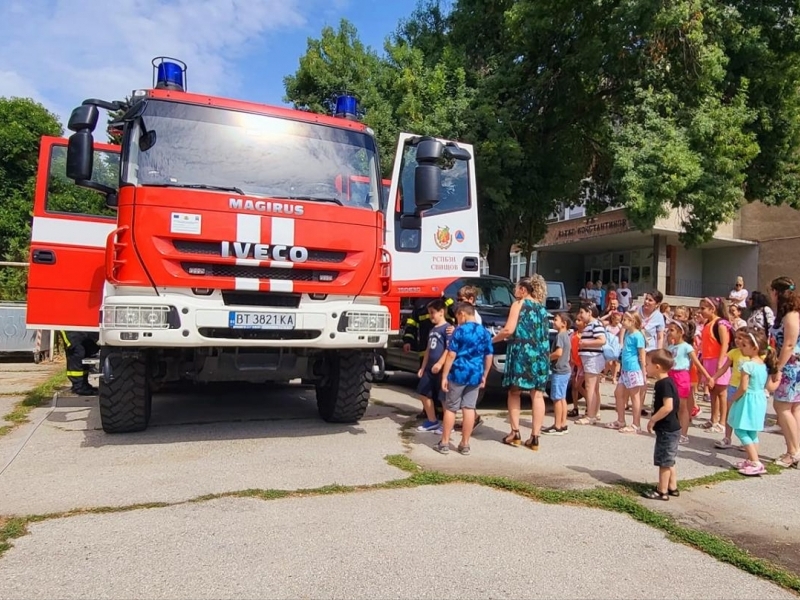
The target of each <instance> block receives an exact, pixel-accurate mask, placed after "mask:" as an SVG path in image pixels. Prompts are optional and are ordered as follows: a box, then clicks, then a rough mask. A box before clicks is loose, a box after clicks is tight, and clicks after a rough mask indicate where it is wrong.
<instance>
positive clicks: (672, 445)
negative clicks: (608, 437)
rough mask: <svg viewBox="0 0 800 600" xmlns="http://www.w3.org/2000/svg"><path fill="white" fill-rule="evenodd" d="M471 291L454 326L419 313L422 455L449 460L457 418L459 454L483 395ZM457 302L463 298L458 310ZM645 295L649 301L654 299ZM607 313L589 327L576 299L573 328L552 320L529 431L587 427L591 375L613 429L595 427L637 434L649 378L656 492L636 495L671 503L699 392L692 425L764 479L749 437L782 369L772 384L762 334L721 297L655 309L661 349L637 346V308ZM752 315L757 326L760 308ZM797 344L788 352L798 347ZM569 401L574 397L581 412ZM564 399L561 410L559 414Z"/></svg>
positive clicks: (642, 336) (436, 314)
mask: <svg viewBox="0 0 800 600" xmlns="http://www.w3.org/2000/svg"><path fill="white" fill-rule="evenodd" d="M792 286H793V284H792ZM790 291H791V292H793V291H794V288H793V287H792V288H791V290H790ZM475 293H476V291H475V290H474V289H471V288H462V290H461V291H460V292H459V296H460V297H459V300H462V302H460V303H459V304H458V305H457V307H456V309H455V318H456V321H457V324H456V325H455V327H454V326H453V325H450V324H448V322H447V320H446V306H445V304H444V302H443V301H442V300H434V301H433V302H430V303H429V304H428V306H427V308H428V313H429V317H430V321H431V324H432V329H431V332H430V336H429V339H428V344H427V349H426V351H425V354H424V357H423V360H422V366H421V368H420V371H419V378H420V381H419V389H418V391H419V394H420V396H421V398H422V403H423V408H424V412H425V421H424V422H423V423H422V425H420V427H419V430H420V431H435V432H437V433H438V434H439V435H441V439H440V441H439V442H438V443H437V444H436V445H435V446H434V448H435V449H436V450H437V451H439V452H441V453H444V454H446V453H448V452H449V449H450V435H451V432H452V431H453V429H454V425H455V420H456V413H457V412H458V411H459V410H460V411H461V412H462V438H461V442H460V443H459V445H458V451H459V452H460V453H461V454H469V452H470V447H469V440H470V435H471V433H472V430H473V426H474V424H475V408H476V406H477V400H478V395H479V391H480V389H481V388H482V387H483V386H485V383H486V377H487V376H488V374H489V370H490V368H491V363H492V360H491V358H492V352H493V350H492V339H491V335H490V334H489V333H488V331H487V330H486V329H485V328H483V327H482V326H480V325H479V324H478V323H476V314H477V313H476V311H475V308H474V299H475ZM658 296H660V294H658ZM468 298H469V300H471V301H464V300H467V299H468ZM651 298H652V300H651V302H653V301H655V295H651ZM660 300H661V298H660V297H659V298H658V301H659V302H660ZM656 306H657V305H656ZM792 306H793V305H792ZM798 308H800V302H798ZM614 309H615V310H612V311H610V312H609V313H607V314H606V315H604V316H603V318H602V319H600V318H599V314H598V309H597V305H596V304H595V303H593V302H584V303H583V304H582V305H581V306H580V309H579V310H578V313H577V319H576V321H575V322H574V323H573V321H572V318H571V316H570V315H569V314H567V313H559V314H556V315H554V317H553V320H552V327H553V328H554V329H555V330H556V336H555V340H554V342H553V344H552V347H551V348H550V353H549V361H550V364H551V368H550V390H549V396H550V399H551V401H552V403H553V423H552V425H551V426H549V427H547V428H545V429H542V431H541V433H542V434H543V435H565V434H566V433H568V431H569V428H568V424H567V418H568V417H572V418H574V419H575V420H574V423H575V424H579V425H587V424H591V425H595V424H599V423H600V414H599V408H600V381H601V379H603V377H605V378H606V379H608V380H610V381H611V382H612V383H614V384H615V390H614V398H615V405H616V420H615V421H613V422H611V423H608V424H606V425H605V427H606V428H608V429H612V430H617V431H618V432H620V433H622V434H638V433H641V431H642V425H641V418H642V416H643V415H647V414H648V412H647V410H646V409H645V407H644V404H645V396H646V394H647V382H648V380H650V381H651V382H653V405H652V414H651V416H650V418H649V420H648V423H647V431H648V432H649V433H654V434H655V449H654V457H653V459H654V463H655V465H656V466H657V467H658V469H659V479H658V485H657V486H656V488H654V489H653V490H651V491H650V492H648V493H647V494H645V495H646V496H647V497H648V498H652V499H661V500H668V499H669V498H670V496H677V495H678V492H677V472H676V466H675V460H676V455H677V452H678V447H679V445H680V444H686V443H688V442H689V428H690V426H691V424H692V419H693V418H694V417H696V416H697V415H698V414H699V412H700V409H699V407H698V405H697V402H696V397H697V396H698V395H699V393H701V390H702V393H703V395H704V397H705V398H707V399H708V401H709V402H710V405H711V411H710V418H709V419H708V420H707V421H706V422H705V423H703V424H702V425H701V427H702V428H703V429H706V430H708V431H711V432H715V433H720V434H722V435H723V437H722V438H721V439H720V440H718V441H717V442H716V443H715V446H716V447H717V448H722V449H725V448H732V447H733V438H734V436H735V438H736V439H738V440H739V442H740V444H741V448H742V450H743V451H744V452H745V453H746V458H745V459H744V460H742V461H740V462H739V463H737V465H736V468H737V469H738V470H739V472H740V473H742V474H743V475H748V476H756V475H760V474H762V473H764V472H765V471H766V469H765V467H764V465H763V463H762V462H761V460H760V458H759V454H758V443H759V439H758V433H759V432H760V431H763V430H764V427H765V419H766V413H767V402H768V395H769V394H770V393H772V392H774V391H775V390H776V389H777V388H778V387H779V384H781V381H782V379H781V377H784V378H785V372H786V367H783V369H784V374H783V375H781V372H780V370H779V368H778V363H779V360H778V356H779V354H778V353H777V352H776V350H775V348H773V346H772V345H770V343H769V336H768V331H767V328H766V327H764V326H763V325H761V326H759V325H758V324H752V323H750V324H748V322H746V321H744V319H742V318H741V310H740V309H739V308H738V307H737V308H736V309H735V310H733V311H730V307H729V305H728V302H727V300H726V299H724V298H715V297H707V298H703V299H702V300H701V301H700V303H699V309H697V310H696V311H690V310H689V309H688V308H687V307H682V306H678V307H676V308H674V310H673V309H672V308H671V307H669V306H668V305H665V304H662V305H661V307H660V311H655V312H659V313H660V314H661V315H662V316H663V317H664V322H665V323H667V326H666V331H665V332H664V334H665V337H664V338H663V339H664V342H663V347H655V348H652V347H648V346H650V344H648V342H647V341H646V335H647V333H646V332H645V325H644V322H643V316H642V311H641V310H637V309H636V308H633V309H631V310H628V311H624V310H623V309H621V308H617V306H616V305H615V307H614ZM793 310H794V309H793ZM653 312H654V311H652V310H651V313H650V314H651V315H652V314H653ZM784 312H785V311H784ZM795 312H797V311H796V310H795ZM762 313H763V314H762V316H763V317H764V319H765V321H766V312H765V311H763V309H762ZM648 318H650V317H648ZM660 336H661V332H659V337H660ZM612 337H613V338H615V339H616V340H618V341H619V344H618V350H617V354H616V355H614V356H609V351H608V348H609V347H611V346H612V345H611V344H609V338H612ZM651 337H652V336H651ZM651 341H652V340H651ZM797 344H798V347H800V342H797ZM786 362H787V361H784V363H786ZM791 364H794V363H791ZM782 385H784V386H785V382H784V384H782ZM440 390H441V392H442V393H443V398H442V404H443V406H444V417H443V419H442V421H441V422H440V421H439V419H438V418H437V416H436V414H435V405H434V401H435V400H436V399H437V397H438V394H439V392H440ZM580 398H584V399H585V406H586V408H585V412H584V414H583V415H581V413H580V410H579V400H580ZM570 400H571V402H572V409H571V410H567V403H568V401H570ZM790 408H793V407H790ZM628 410H630V411H631V422H630V423H628V419H627V412H628ZM787 439H788V438H787ZM787 446H788V443H787ZM782 458H784V459H785V457H782ZM792 460H795V461H796V457H795V456H794V455H792V456H790V457H789V465H790V466H791V464H792ZM784 462H786V460H784Z"/></svg>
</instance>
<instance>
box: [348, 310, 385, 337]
mask: <svg viewBox="0 0 800 600" xmlns="http://www.w3.org/2000/svg"><path fill="white" fill-rule="evenodd" d="M344 317H345V318H346V321H345V331H346V332H347V333H388V332H389V314H388V313H379V312H362V311H359V312H355V311H347V312H346V313H345V314H344Z"/></svg>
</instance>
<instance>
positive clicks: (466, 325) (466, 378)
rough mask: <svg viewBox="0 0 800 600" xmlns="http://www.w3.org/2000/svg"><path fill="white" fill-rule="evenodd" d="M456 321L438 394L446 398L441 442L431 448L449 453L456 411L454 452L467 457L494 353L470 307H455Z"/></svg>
mask: <svg viewBox="0 0 800 600" xmlns="http://www.w3.org/2000/svg"><path fill="white" fill-rule="evenodd" d="M456 321H458V325H459V326H458V328H457V329H456V330H455V331H454V332H453V337H452V339H451V340H450V344H449V346H448V348H447V353H446V354H445V363H444V368H443V369H442V391H443V392H445V393H446V394H447V397H446V398H445V401H444V419H443V421H444V423H443V424H442V439H441V440H440V441H439V443H438V444H436V445H435V446H434V447H433V448H434V450H436V451H437V452H441V453H442V454H447V453H448V452H450V432H451V431H452V430H453V425H454V424H455V422H456V412H458V411H459V410H461V414H462V425H461V443H460V444H459V445H458V451H459V452H460V453H461V454H469V437H470V435H472V430H473V428H474V426H475V407H476V406H477V404H478V395H479V393H480V389H481V388H482V387H484V386H485V385H486V377H487V376H488V375H489V369H491V367H492V354H493V352H494V350H493V347H492V336H491V334H490V333H489V332H488V331H487V330H486V328H485V327H483V326H481V325H478V323H476V321H475V307H474V306H472V305H471V304H468V303H466V302H463V303H461V304H459V305H458V307H457V308H456Z"/></svg>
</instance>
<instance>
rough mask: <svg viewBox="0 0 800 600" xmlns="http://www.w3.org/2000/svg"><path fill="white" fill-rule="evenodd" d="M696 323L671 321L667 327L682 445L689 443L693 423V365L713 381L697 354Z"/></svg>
mask: <svg viewBox="0 0 800 600" xmlns="http://www.w3.org/2000/svg"><path fill="white" fill-rule="evenodd" d="M693 341H694V323H692V322H691V321H670V323H669V325H667V349H668V350H669V352H670V354H672V359H673V360H674V364H673V366H672V369H671V370H670V372H669V376H670V377H671V378H672V381H674V382H675V386H676V387H677V388H678V396H679V397H680V400H681V401H680V404H679V405H678V420H679V421H680V423H681V438H680V443H681V444H686V443H687V442H688V441H689V425H691V422H692V411H693V410H694V402H695V401H694V394H692V378H691V373H690V371H691V368H692V365H694V367H695V368H696V369H697V371H698V372H699V373H701V374H702V375H703V377H705V378H706V379H711V377H710V376H709V373H708V371H706V369H705V368H704V367H703V365H702V364H701V363H700V359H698V358H697V354H695V351H694V346H693V345H692V342H693Z"/></svg>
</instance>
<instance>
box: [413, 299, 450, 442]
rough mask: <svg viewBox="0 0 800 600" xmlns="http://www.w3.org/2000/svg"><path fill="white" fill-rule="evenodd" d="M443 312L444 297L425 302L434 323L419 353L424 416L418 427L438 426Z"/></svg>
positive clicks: (445, 339) (419, 389)
mask: <svg viewBox="0 0 800 600" xmlns="http://www.w3.org/2000/svg"><path fill="white" fill-rule="evenodd" d="M446 313H447V305H446V304H445V302H444V300H443V299H437V300H433V301H431V302H429V303H428V316H429V317H430V320H431V325H432V326H433V327H432V328H431V331H430V333H429V334H428V345H427V347H426V348H425V354H424V355H423V357H422V366H421V367H420V369H419V372H418V373H417V377H419V384H418V385H417V393H418V394H419V396H420V400H422V408H423V410H424V411H425V417H426V418H425V421H424V422H423V423H422V425H420V426H419V427H417V431H436V430H437V429H438V428H439V427H440V426H441V423H440V422H439V419H437V418H436V407H435V404H436V402H437V401H438V400H439V397H440V395H441V394H440V390H441V387H442V367H443V366H444V360H445V351H446V350H447V344H448V342H449V336H448V335H447V329H448V328H449V327H450V326H451V325H450V324H449V323H448V322H447V314H446Z"/></svg>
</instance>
